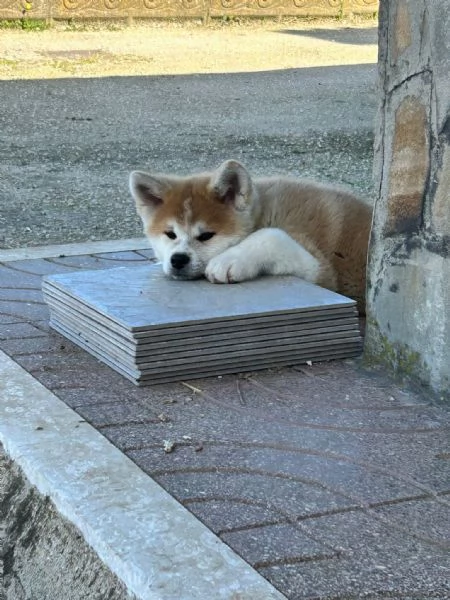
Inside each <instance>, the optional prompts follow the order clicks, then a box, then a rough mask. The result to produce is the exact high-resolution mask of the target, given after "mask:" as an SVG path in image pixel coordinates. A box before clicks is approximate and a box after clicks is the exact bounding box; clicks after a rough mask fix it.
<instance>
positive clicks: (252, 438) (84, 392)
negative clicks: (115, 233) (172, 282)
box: [0, 250, 450, 600]
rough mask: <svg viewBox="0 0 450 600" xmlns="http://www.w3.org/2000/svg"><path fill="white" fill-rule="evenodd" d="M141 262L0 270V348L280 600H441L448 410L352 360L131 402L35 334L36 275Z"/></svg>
mask: <svg viewBox="0 0 450 600" xmlns="http://www.w3.org/2000/svg"><path fill="white" fill-rule="evenodd" d="M148 258H151V253H149V252H147V251H145V250H144V251H138V252H125V253H115V254H103V255H98V256H81V257H58V258H55V259H39V260H30V261H16V262H13V263H8V265H7V266H6V265H1V264H0V347H1V348H2V349H3V350H4V351H6V352H7V353H8V354H10V355H11V356H12V357H13V358H14V359H15V360H16V361H17V362H18V363H19V364H21V365H23V366H24V367H25V368H26V369H27V370H29V371H30V372H31V373H32V374H33V376H34V377H36V379H38V380H39V381H41V382H42V383H43V384H44V385H46V386H47V387H49V388H50V389H51V390H53V391H54V392H55V393H56V394H57V395H58V396H59V397H60V398H61V399H62V400H63V401H65V402H66V403H67V404H68V405H69V406H72V407H75V409H76V410H77V412H78V413H79V414H80V416H81V417H82V418H83V419H85V420H87V421H89V422H90V423H92V424H93V425H94V426H95V427H97V428H98V429H99V431H101V433H102V434H103V435H105V436H106V437H107V438H109V439H110V440H111V441H112V442H113V443H114V444H116V445H117V446H118V447H119V448H120V449H122V450H123V451H124V452H125V453H126V454H127V455H128V456H129V457H130V458H131V459H132V460H133V461H135V462H136V463H137V464H138V465H139V466H140V467H141V468H142V469H143V470H144V471H146V472H147V473H148V474H149V475H151V476H152V477H153V478H155V479H156V480H157V481H158V482H159V483H160V484H161V485H162V486H163V487H165V488H166V489H167V490H168V491H169V492H170V493H171V494H172V495H173V496H175V497H176V498H177V499H178V500H179V501H180V502H182V503H183V504H184V505H185V506H186V507H187V508H189V510H191V511H192V512H193V513H194V514H196V515H197V516H198V517H199V518H200V519H201V520H202V521H203V522H204V523H206V524H207V526H208V527H210V528H211V529H212V530H213V531H214V532H215V533H216V534H217V535H219V536H220V537H221V538H222V539H223V540H224V541H226V542H227V543H228V544H229V545H230V546H232V547H233V548H234V549H235V550H236V551H237V552H238V553H239V554H241V555H242V556H243V557H244V558H245V559H246V560H247V561H248V562H250V563H251V564H252V565H254V566H255V567H256V568H257V569H258V570H259V571H260V573H261V574H262V575H263V576H265V577H266V578H268V579H269V580H270V581H271V582H272V583H273V584H274V585H275V586H276V587H278V588H279V589H280V590H281V591H282V592H283V593H284V594H285V595H286V596H287V598H289V600H303V599H304V600H306V599H309V600H311V599H314V598H315V599H317V600H356V599H359V598H364V599H365V600H367V599H373V600H375V599H376V600H381V599H383V600H384V599H385V598H386V599H397V598H398V599H402V600H406V599H411V600H412V599H414V600H419V599H420V600H431V599H435V598H440V599H447V600H448V599H449V598H450V582H449V581H450V579H449V573H450V553H449V550H450V524H449V523H450V515H449V510H450V508H449V507H450V458H449V457H450V414H449V410H448V407H447V408H446V407H445V406H443V405H439V404H437V403H436V402H435V401H434V399H433V398H431V397H428V396H427V395H426V393H424V392H422V391H420V390H416V391H413V390H411V389H410V388H408V387H407V386H403V385H400V384H399V383H398V382H394V381H392V380H390V379H389V378H388V377H386V376H385V375H384V374H383V373H381V372H378V371H376V370H367V369H363V368H362V367H361V364H360V362H359V361H357V360H356V361H344V362H335V363H328V364H324V363H323V364H315V365H312V366H307V365H299V366H298V367H295V368H292V369H287V368H286V369H273V370H267V371H264V372H261V373H256V374H255V373H250V374H246V375H241V376H224V377H220V378H210V379H202V380H198V381H194V382H192V381H191V382H188V383H181V382H180V383H177V384H171V385H159V386H153V387H146V388H137V387H135V386H134V385H133V384H132V383H130V382H129V381H127V380H125V379H124V378H123V377H121V376H120V375H118V374H117V373H116V372H114V371H112V370H111V369H109V368H108V367H106V366H105V365H104V364H102V363H100V362H99V361H97V360H96V359H95V358H93V357H92V356H90V355H88V354H87V353H85V352H83V351H82V350H80V349H79V348H78V347H76V346H75V345H73V344H71V343H70V342H69V341H67V340H66V339H64V338H63V337H61V336H59V335H58V334H56V333H55V332H53V331H52V330H51V329H50V328H49V327H48V312H47V309H46V306H45V305H43V304H41V303H40V302H41V300H40V291H39V290H40V281H41V275H42V274H47V273H54V272H67V271H69V270H76V269H83V268H89V269H96V268H99V269H104V268H109V267H116V266H118V265H120V264H126V265H127V266H130V265H132V264H136V265H140V264H142V262H143V261H145V260H147V259H148ZM122 259H123V260H122ZM166 442H170V444H173V447H172V451H171V452H165V449H164V446H165V443H166Z"/></svg>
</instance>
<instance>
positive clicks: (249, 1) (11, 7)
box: [0, 0, 378, 19]
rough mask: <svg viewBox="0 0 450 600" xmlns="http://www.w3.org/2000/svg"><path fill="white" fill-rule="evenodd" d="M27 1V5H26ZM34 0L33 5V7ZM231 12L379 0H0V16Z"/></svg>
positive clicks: (295, 10) (270, 12)
mask: <svg viewBox="0 0 450 600" xmlns="http://www.w3.org/2000/svg"><path fill="white" fill-rule="evenodd" d="M26 4H27V6H28V9H27V10H26V9H25V5H26ZM30 4H31V8H30ZM24 10H25V12H26V14H27V15H28V16H29V17H30V18H36V19H42V18H47V17H49V16H51V17H53V18H57V19H70V18H74V17H76V18H80V19H82V18H108V17H113V18H119V17H129V16H131V17H141V18H145V17H148V18H152V17H174V16H179V17H203V16H204V15H206V14H210V15H211V16H213V17H220V16H223V15H229V16H239V15H248V16H252V15H253V16H264V15H267V16H278V15H286V16H287V15H290V16H307V15H311V16H313V15H316V16H337V15H340V14H342V13H343V14H346V13H347V14H348V13H372V12H375V11H377V10H378V0H28V2H27V0H0V19H19V18H21V17H22V16H23V14H24Z"/></svg>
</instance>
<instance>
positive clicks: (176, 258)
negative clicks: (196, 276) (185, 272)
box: [170, 252, 191, 272]
mask: <svg viewBox="0 0 450 600" xmlns="http://www.w3.org/2000/svg"><path fill="white" fill-rule="evenodd" d="M190 261H191V258H190V256H188V255H187V254H184V253H182V252H175V254H172V256H171V257H170V264H171V266H172V269H173V271H174V272H179V271H181V270H182V269H184V268H185V267H186V266H187V265H188V264H189V263H190Z"/></svg>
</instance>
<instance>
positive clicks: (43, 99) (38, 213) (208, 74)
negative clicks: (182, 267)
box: [0, 20, 377, 248]
mask: <svg viewBox="0 0 450 600" xmlns="http://www.w3.org/2000/svg"><path fill="white" fill-rule="evenodd" d="M0 39H1V42H2V43H1V44H0V91H1V97H2V103H1V105H0V165H1V166H0V209H1V210H0V247H3V248H13V247H21V246H32V245H41V244H47V243H63V242H74V241H85V240H99V239H117V238H124V237H134V236H136V235H140V233H141V228H140V224H139V221H138V219H137V218H136V215H135V212H134V207H133V206H132V202H131V201H130V197H129V193H128V190H127V177H128V172H129V171H130V170H131V169H134V168H144V169H148V170H153V171H171V172H172V171H173V172H176V173H185V172H189V171H191V170H202V169H206V168H211V167H214V166H215V165H217V164H218V163H220V162H221V161H222V160H224V159H226V158H231V157H234V158H237V159H240V160H242V161H243V162H244V163H245V164H246V165H247V166H248V167H249V169H250V170H251V171H252V172H253V173H254V174H275V173H289V174H294V175H302V176H307V177H313V178H316V179H321V180H328V181H335V182H339V183H343V184H345V185H347V186H350V187H352V188H353V189H355V190H357V191H359V192H360V193H361V194H363V195H364V196H366V197H367V198H368V199H370V198H371V197H372V180H371V177H372V173H371V169H372V143H373V141H372V140H373V135H372V130H373V120H374V115H375V110H376V64H375V61H376V54H377V47H376V28H375V23H374V22H367V21H366V22H362V23H356V24H355V23H352V24H348V23H347V24H342V23H341V24H337V23H336V22H299V21H293V20H291V21H283V22H280V23H274V22H263V23H261V22H259V23H254V22H253V23H252V22H250V23H248V22H247V23H244V24H243V25H233V26H227V27H223V26H219V25H215V26H213V27H209V28H204V27H200V26H198V25H196V24H193V23H187V24H184V25H179V24H178V25H177V24H165V25H162V24H153V25H152V24H148V25H145V26H144V25H140V26H136V27H131V28H118V29H117V30H112V31H111V30H110V29H108V28H105V27H103V28H95V27H92V28H90V29H87V28H84V29H81V30H74V28H73V27H72V28H70V30H67V28H65V27H63V26H58V27H57V28H56V29H52V30H50V31H42V32H24V31H6V30H3V31H0ZM149 41H151V43H150V42H149Z"/></svg>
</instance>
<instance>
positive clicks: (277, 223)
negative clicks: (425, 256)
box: [256, 178, 372, 312]
mask: <svg viewBox="0 0 450 600" xmlns="http://www.w3.org/2000/svg"><path fill="white" fill-rule="evenodd" d="M257 187H258V192H259V200H260V203H261V212H260V215H259V219H258V220H257V223H256V227H257V228H260V227H279V228H280V229H283V230H284V231H286V232H287V233H288V234H289V235H290V236H291V237H292V238H293V239H294V240H296V241H297V242H298V243H299V244H301V245H302V246H304V248H306V249H307V250H309V252H311V254H312V255H313V256H315V257H316V258H319V259H320V260H321V262H322V265H323V270H324V274H323V277H322V280H321V281H320V282H318V283H319V285H323V286H324V287H328V288H329V289H334V290H336V291H337V292H339V293H340V294H343V295H344V296H349V297H350V298H354V299H355V300H356V301H357V302H358V309H359V310H360V312H365V290H366V263H367V250H368V244H369V235H370V227H371V221H372V209H371V208H370V207H369V206H368V204H366V203H365V202H363V201H362V200H360V199H359V198H357V197H356V196H354V195H353V194H351V193H350V192H347V191H345V190H341V189H339V188H336V187H333V186H327V185H323V184H319V183H317V182H312V181H306V180H300V179H287V178H282V179H280V178H278V179H275V178H270V179H262V180H259V181H257ZM328 278H329V280H328V281H327V279H328ZM333 278H334V279H335V282H336V283H335V285H333Z"/></svg>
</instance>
